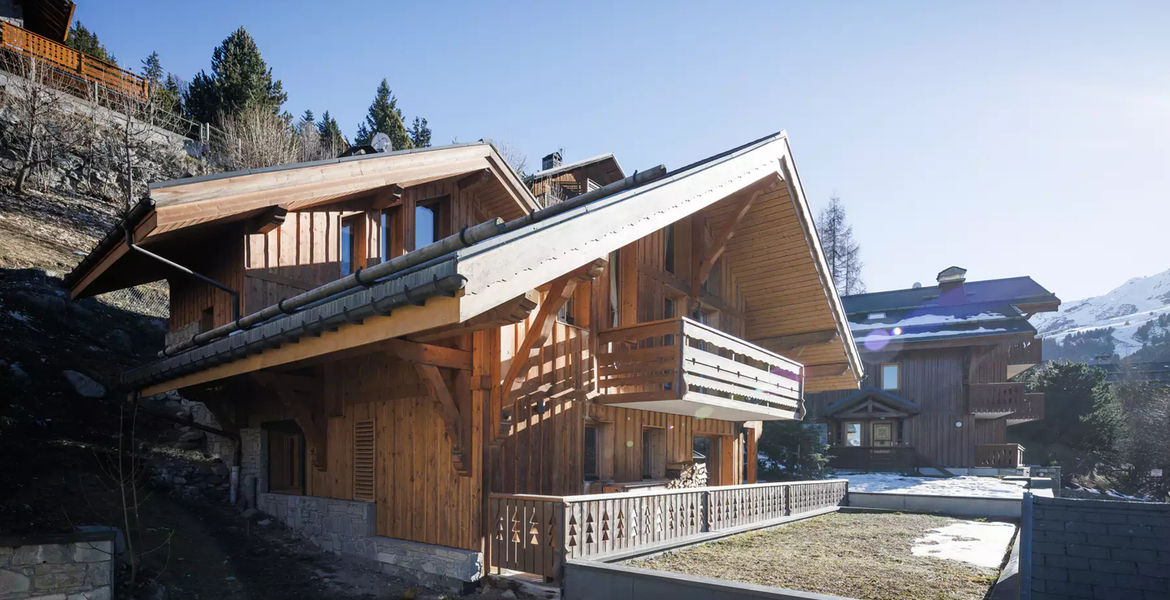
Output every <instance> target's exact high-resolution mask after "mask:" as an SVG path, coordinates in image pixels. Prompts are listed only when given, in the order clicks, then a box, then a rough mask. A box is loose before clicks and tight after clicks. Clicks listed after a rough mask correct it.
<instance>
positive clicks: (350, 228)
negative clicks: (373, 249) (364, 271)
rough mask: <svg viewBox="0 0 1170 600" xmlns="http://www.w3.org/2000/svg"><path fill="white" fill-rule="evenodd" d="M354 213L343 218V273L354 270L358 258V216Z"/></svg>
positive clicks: (341, 257) (347, 273)
mask: <svg viewBox="0 0 1170 600" xmlns="http://www.w3.org/2000/svg"><path fill="white" fill-rule="evenodd" d="M359 216H361V215H354V216H352V217H346V218H344V219H342V220H341V256H340V259H341V274H342V275H349V274H350V273H352V272H353V268H354V263H355V262H356V258H357V252H356V251H357V231H358V217H359Z"/></svg>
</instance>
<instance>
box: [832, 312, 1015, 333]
mask: <svg viewBox="0 0 1170 600" xmlns="http://www.w3.org/2000/svg"><path fill="white" fill-rule="evenodd" d="M1008 318H1011V317H1009V316H1008V315H1004V314H1000V313H989V312H982V313H979V314H977V315H971V316H969V317H956V316H954V315H929V314H927V315H915V316H913V317H906V318H905V319H902V320H900V321H898V322H897V323H867V324H865V325H852V324H851V325H850V326H849V329H851V330H853V331H873V330H875V329H891V328H894V327H916V326H925V325H955V324H959V323H963V324H969V323H983V322H986V321H1002V320H1004V319H1008Z"/></svg>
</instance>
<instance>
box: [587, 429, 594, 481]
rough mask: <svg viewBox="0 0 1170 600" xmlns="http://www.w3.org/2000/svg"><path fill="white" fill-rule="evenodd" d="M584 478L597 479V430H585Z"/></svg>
mask: <svg viewBox="0 0 1170 600" xmlns="http://www.w3.org/2000/svg"><path fill="white" fill-rule="evenodd" d="M585 478H586V479H597V428H596V427H586V428H585Z"/></svg>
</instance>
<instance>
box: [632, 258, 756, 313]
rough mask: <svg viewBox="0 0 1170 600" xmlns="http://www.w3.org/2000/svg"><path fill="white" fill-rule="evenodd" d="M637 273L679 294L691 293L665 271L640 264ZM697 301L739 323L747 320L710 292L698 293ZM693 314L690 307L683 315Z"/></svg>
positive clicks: (685, 285)
mask: <svg viewBox="0 0 1170 600" xmlns="http://www.w3.org/2000/svg"><path fill="white" fill-rule="evenodd" d="M638 272H639V273H642V274H643V275H647V276H649V277H652V278H654V279H657V280H658V281H660V282H662V284H663V285H665V286H667V287H669V288H671V289H673V290H675V291H677V292H678V293H680V294H690V293H691V288H690V286H688V285H687V283H686V282H685V281H683V280H682V279H680V278H679V277H677V276H675V275H672V274H670V273H667V272H666V271H663V270H661V269H657V268H655V267H653V266H650V265H648V264H645V263H642V264H639V265H638ZM692 300H693V298H692ZM698 300H699V301H701V302H702V303H703V304H704V305H706V306H710V307H711V308H714V309H715V310H718V311H719V312H721V313H724V314H728V315H731V316H733V317H735V318H737V319H739V320H741V321H743V320H745V319H746V318H747V317H746V316H745V315H744V314H743V312H742V311H740V310H739V309H737V308H736V307H734V306H732V305H730V304H728V303H726V302H724V301H723V299H722V298H720V297H719V296H716V295H715V294H712V293H711V292H708V291H706V290H700V291H699V297H698ZM693 312H694V308H693V307H691V308H688V309H687V312H686V313H685V314H688V315H689V314H691V313H693Z"/></svg>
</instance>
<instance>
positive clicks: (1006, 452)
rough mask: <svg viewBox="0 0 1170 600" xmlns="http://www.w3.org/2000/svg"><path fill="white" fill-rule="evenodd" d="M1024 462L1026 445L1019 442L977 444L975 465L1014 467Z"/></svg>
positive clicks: (1002, 467)
mask: <svg viewBox="0 0 1170 600" xmlns="http://www.w3.org/2000/svg"><path fill="white" fill-rule="evenodd" d="M1022 464H1024V447H1023V446H1021V445H1019V444H975V466H976V467H997V468H1001V469H1014V468H1016V467H1019V466H1020V465H1022Z"/></svg>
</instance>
